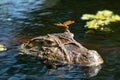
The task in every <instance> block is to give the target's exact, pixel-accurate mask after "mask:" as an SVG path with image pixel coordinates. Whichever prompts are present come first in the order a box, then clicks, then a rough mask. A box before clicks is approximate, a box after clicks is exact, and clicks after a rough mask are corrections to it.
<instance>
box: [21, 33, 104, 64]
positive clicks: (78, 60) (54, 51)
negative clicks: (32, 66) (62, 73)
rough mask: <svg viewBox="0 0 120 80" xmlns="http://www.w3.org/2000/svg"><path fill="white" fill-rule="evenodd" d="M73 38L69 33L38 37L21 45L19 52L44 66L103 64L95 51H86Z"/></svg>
mask: <svg viewBox="0 0 120 80" xmlns="http://www.w3.org/2000/svg"><path fill="white" fill-rule="evenodd" d="M73 37H74V35H73V34H72V33H71V32H70V31H66V32H64V33H56V34H48V35H46V36H39V37H36V38H33V39H31V40H30V41H28V42H27V43H24V44H22V46H21V49H20V51H21V52H22V54H31V55H34V56H38V57H40V59H41V60H42V61H43V63H45V64H54V65H57V64H59V63H60V64H80V65H82V66H97V65H100V64H102V63H103V59H102V58H101V56H100V55H99V54H98V53H97V51H95V50H88V49H87V48H85V47H84V46H82V45H81V44H80V43H78V42H77V41H76V40H74V38H73Z"/></svg>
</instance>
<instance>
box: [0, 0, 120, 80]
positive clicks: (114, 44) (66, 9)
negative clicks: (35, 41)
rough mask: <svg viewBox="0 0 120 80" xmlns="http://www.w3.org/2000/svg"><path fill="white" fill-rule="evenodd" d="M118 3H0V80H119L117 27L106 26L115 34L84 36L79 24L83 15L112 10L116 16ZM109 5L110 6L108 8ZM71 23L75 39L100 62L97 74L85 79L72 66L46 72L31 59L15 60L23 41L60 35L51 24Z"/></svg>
mask: <svg viewBox="0 0 120 80" xmlns="http://www.w3.org/2000/svg"><path fill="white" fill-rule="evenodd" d="M119 3H120V1H119V0H116V1H113V0H109V1H105V0H90V1H81V0H71V1H70V0H1V1H0V43H1V44H4V45H5V46H7V47H9V49H8V50H7V51H6V52H0V79H1V80H56V79H58V80H96V79H98V80H119V78H120V62H119V61H120V36H119V34H120V23H113V24H112V25H110V26H111V27H112V28H113V30H114V31H115V32H113V33H109V32H108V33H106V32H96V33H95V34H85V32H86V30H87V29H85V28H84V27H83V26H84V25H85V21H82V20H81V16H82V15H83V14H84V13H91V14H95V13H96V12H97V11H99V10H104V9H108V10H112V11H113V12H114V13H116V14H120V6H119ZM111 4H112V5H111ZM66 20H74V21H75V23H74V24H72V25H71V26H70V30H71V32H73V33H74V34H75V39H76V40H77V41H79V42H80V43H81V44H83V45H84V46H85V47H87V48H89V49H95V50H97V51H98V52H99V53H100V55H101V56H102V57H103V59H104V61H105V62H104V64H103V65H102V69H101V70H100V72H99V73H98V74H97V75H96V76H94V77H91V78H88V77H86V76H85V75H84V74H83V72H82V70H81V68H79V67H76V66H74V67H73V66H71V67H70V68H69V69H70V70H68V67H61V68H58V69H57V70H48V69H47V68H46V66H45V65H43V64H41V63H40V62H39V61H38V60H36V59H35V58H33V57H19V56H18V54H19V51H18V47H19V46H20V44H22V42H23V41H25V40H26V38H27V39H30V38H33V37H36V36H40V35H45V34H47V33H54V32H56V33H59V32H63V31H64V29H63V28H58V27H55V26H54V25H53V24H54V23H57V22H64V21H66Z"/></svg>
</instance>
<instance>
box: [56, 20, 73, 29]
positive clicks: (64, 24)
mask: <svg viewBox="0 0 120 80" xmlns="http://www.w3.org/2000/svg"><path fill="white" fill-rule="evenodd" d="M73 23H74V21H72V20H68V21H65V22H63V23H60V22H59V23H55V25H56V26H61V27H64V28H66V29H69V26H68V25H70V24H73Z"/></svg>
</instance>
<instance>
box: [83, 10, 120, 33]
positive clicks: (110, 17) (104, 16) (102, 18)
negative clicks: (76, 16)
mask: <svg viewBox="0 0 120 80" xmlns="http://www.w3.org/2000/svg"><path fill="white" fill-rule="evenodd" d="M81 19H82V20H88V21H87V23H86V25H85V27H86V28H89V29H96V30H101V31H112V30H111V29H110V27H109V26H107V25H108V24H110V23H111V22H117V21H120V16H119V15H116V14H114V13H113V12H112V11H110V10H103V11H98V12H97V13H96V14H95V15H93V14H84V15H83V16H82V17H81Z"/></svg>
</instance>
